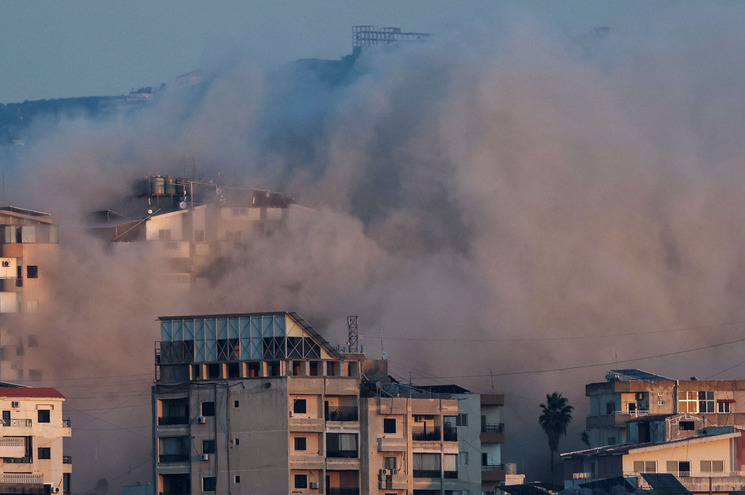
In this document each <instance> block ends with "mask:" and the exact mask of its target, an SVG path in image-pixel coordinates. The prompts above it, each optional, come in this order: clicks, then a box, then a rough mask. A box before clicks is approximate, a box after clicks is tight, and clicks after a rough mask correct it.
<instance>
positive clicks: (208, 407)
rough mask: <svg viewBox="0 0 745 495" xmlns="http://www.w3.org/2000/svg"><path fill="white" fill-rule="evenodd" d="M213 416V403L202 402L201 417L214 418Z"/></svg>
mask: <svg viewBox="0 0 745 495" xmlns="http://www.w3.org/2000/svg"><path fill="white" fill-rule="evenodd" d="M214 415H215V403H214V402H202V416H214Z"/></svg>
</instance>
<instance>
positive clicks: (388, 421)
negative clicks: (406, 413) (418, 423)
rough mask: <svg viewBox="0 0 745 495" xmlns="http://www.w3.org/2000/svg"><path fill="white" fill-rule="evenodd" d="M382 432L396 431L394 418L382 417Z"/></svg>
mask: <svg viewBox="0 0 745 495" xmlns="http://www.w3.org/2000/svg"><path fill="white" fill-rule="evenodd" d="M383 433H396V418H384V419H383Z"/></svg>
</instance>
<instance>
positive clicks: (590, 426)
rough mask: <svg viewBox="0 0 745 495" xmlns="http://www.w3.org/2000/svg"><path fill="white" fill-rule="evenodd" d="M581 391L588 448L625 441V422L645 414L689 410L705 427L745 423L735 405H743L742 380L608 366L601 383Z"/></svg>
mask: <svg viewBox="0 0 745 495" xmlns="http://www.w3.org/2000/svg"><path fill="white" fill-rule="evenodd" d="M585 395H586V396H587V397H589V398H590V412H589V413H588V415H587V418H586V431H587V433H588V439H589V441H590V446H591V447H600V446H604V445H621V444H625V443H627V442H628V441H629V438H628V435H627V423H628V422H629V421H630V420H633V419H635V418H640V417H644V416H648V415H651V416H657V415H671V414H679V413H691V414H696V415H699V416H701V417H702V418H703V420H704V421H705V424H706V426H743V427H745V409H742V410H741V409H739V407H740V406H738V404H745V380H698V379H695V377H693V378H690V379H688V380H675V379H672V378H667V377H664V376H660V375H655V374H653V373H649V372H646V371H641V370H636V369H622V370H611V371H610V372H608V374H607V375H606V381H605V382H599V383H590V384H588V385H586V387H585ZM642 435H644V433H642Z"/></svg>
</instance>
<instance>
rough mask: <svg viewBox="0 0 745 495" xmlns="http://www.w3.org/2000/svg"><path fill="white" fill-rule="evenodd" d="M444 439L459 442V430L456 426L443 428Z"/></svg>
mask: <svg viewBox="0 0 745 495" xmlns="http://www.w3.org/2000/svg"><path fill="white" fill-rule="evenodd" d="M442 439H443V440H444V441H446V442H457V441H458V430H457V429H456V428H451V427H449V426H446V427H445V429H444V430H442Z"/></svg>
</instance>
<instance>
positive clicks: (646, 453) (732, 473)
mask: <svg viewBox="0 0 745 495" xmlns="http://www.w3.org/2000/svg"><path fill="white" fill-rule="evenodd" d="M704 422H705V421H704V418H702V417H700V416H697V415H693V414H690V413H683V414H676V415H672V416H657V417H646V418H643V419H640V420H638V421H634V422H633V423H634V424H635V426H636V428H632V429H631V431H630V436H631V439H632V442H631V443H627V444H624V445H610V446H604V447H596V448H591V449H586V450H581V451H577V452H569V453H566V454H562V455H561V458H562V460H563V461H564V480H565V481H564V483H565V487H567V488H569V487H572V488H592V487H593V486H601V485H604V486H605V487H606V489H608V486H609V484H612V483H613V481H612V480H616V481H617V482H620V480H623V483H624V484H625V483H629V482H631V483H632V488H636V487H638V488H641V489H648V488H650V486H649V483H648V482H647V481H646V480H645V478H646V477H648V475H649V474H650V473H653V474H659V473H665V474H669V475H672V476H675V478H676V479H677V480H678V481H679V482H680V483H681V484H682V485H683V487H685V489H686V490H688V491H690V492H692V493H696V494H702V495H703V494H711V493H722V494H724V493H741V492H742V491H743V489H745V477H743V476H741V473H742V471H743V467H744V466H743V463H745V440H744V439H743V438H742V431H741V430H740V429H738V428H735V427H733V426H718V427H704ZM630 424H631V423H630ZM642 426H643V428H639V427H642ZM649 430H651V431H652V432H654V433H653V435H652V436H651V437H646V438H645V433H644V431H649ZM640 439H641V440H642V441H639V440H640Z"/></svg>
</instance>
